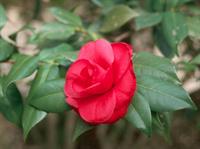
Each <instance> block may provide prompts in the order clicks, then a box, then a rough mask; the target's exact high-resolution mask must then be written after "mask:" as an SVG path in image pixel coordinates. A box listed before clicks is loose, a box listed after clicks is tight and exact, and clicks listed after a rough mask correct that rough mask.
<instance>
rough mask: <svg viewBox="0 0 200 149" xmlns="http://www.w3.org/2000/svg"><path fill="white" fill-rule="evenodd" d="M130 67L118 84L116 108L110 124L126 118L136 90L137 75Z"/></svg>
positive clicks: (115, 90) (115, 89)
mask: <svg viewBox="0 0 200 149" xmlns="http://www.w3.org/2000/svg"><path fill="white" fill-rule="evenodd" d="M130 67H131V66H130ZM130 67H129V70H128V71H127V72H126V73H125V75H124V76H123V78H122V79H121V80H120V81H119V82H118V84H117V85H116V87H115V88H114V92H115V95H116V107H115V110H114V112H113V115H112V117H111V118H110V119H109V121H108V122H109V123H113V122H115V121H117V120H118V119H120V118H122V117H124V115H125V114H126V112H127V110H128V106H129V104H130V102H131V100H132V97H133V95H134V92H135V90H136V78H135V74H134V73H133V69H132V67H131V68H130Z"/></svg>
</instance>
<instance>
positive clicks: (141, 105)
mask: <svg viewBox="0 0 200 149" xmlns="http://www.w3.org/2000/svg"><path fill="white" fill-rule="evenodd" d="M126 119H127V120H128V121H129V122H130V123H132V124H133V125H134V126H135V127H136V128H138V129H140V130H141V131H143V132H144V133H146V134H147V135H148V136H150V135H151V131H152V118H151V109H150V106H149V104H148V102H147V101H146V99H144V98H143V97H142V96H141V95H140V94H139V93H137V92H136V93H135V95H134V99H133V101H132V104H131V105H130V106H129V111H128V113H127V115H126Z"/></svg>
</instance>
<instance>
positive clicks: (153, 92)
mask: <svg viewBox="0 0 200 149" xmlns="http://www.w3.org/2000/svg"><path fill="white" fill-rule="evenodd" d="M137 92H138V93H139V94H140V95H141V96H142V97H143V98H144V99H146V100H147V101H148V103H149V105H150V107H151V110H153V111H157V112H170V111H175V110H180V109H184V108H190V109H194V108H196V107H195V104H194V103H193V101H192V100H191V98H190V97H189V95H188V93H187V92H186V91H185V90H184V89H183V88H182V87H181V86H179V85H177V84H174V83H173V82H169V81H166V80H163V79H158V78H155V77H150V76H149V77H148V76H137Z"/></svg>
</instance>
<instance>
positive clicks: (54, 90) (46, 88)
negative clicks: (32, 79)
mask: <svg viewBox="0 0 200 149" xmlns="http://www.w3.org/2000/svg"><path fill="white" fill-rule="evenodd" d="M64 82H65V81H64V80H63V79H57V80H52V81H48V82H45V83H43V84H42V85H41V86H39V87H38V88H37V89H36V91H35V93H34V95H33V96H32V98H31V99H30V100H29V104H31V105H33V106H34V107H36V108H38V109H40V110H43V111H46V112H63V111H65V110H69V109H70V108H69V106H68V105H67V103H66V102H65V98H66V97H65V95H64V89H63V88H64Z"/></svg>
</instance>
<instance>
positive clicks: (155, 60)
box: [133, 52, 179, 83]
mask: <svg viewBox="0 0 200 149" xmlns="http://www.w3.org/2000/svg"><path fill="white" fill-rule="evenodd" d="M133 63H134V69H135V73H136V75H137V76H138V77H139V76H144V75H145V76H146V75H147V76H152V77H156V78H159V79H165V80H169V81H173V82H177V83H178V82H179V79H178V77H177V75H176V69H175V66H174V65H173V64H172V63H171V62H170V60H169V59H166V58H162V57H159V56H155V55H153V54H151V53H148V52H140V53H138V54H136V55H135V56H134V57H133Z"/></svg>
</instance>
